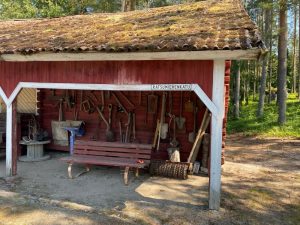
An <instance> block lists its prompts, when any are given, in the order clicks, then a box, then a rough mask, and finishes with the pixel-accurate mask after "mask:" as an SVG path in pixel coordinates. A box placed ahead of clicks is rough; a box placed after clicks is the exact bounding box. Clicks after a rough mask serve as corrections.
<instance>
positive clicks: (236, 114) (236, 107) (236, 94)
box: [234, 61, 241, 119]
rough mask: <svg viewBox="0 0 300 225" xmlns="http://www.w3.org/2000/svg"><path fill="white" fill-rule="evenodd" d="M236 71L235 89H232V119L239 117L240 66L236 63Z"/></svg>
mask: <svg viewBox="0 0 300 225" xmlns="http://www.w3.org/2000/svg"><path fill="white" fill-rule="evenodd" d="M236 64H237V70H236V74H235V89H234V118H236V119H238V118H239V117H240V87H241V67H240V66H241V65H240V62H239V61H237V62H236Z"/></svg>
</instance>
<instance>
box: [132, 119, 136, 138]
mask: <svg viewBox="0 0 300 225" xmlns="http://www.w3.org/2000/svg"><path fill="white" fill-rule="evenodd" d="M135 128H136V127H135V113H132V135H133V141H135V139H136V136H135V135H136V133H135Z"/></svg>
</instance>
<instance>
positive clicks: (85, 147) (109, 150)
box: [74, 145, 151, 154]
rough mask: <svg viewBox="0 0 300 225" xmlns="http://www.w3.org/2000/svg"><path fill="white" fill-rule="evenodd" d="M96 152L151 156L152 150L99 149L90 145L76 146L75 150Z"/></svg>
mask: <svg viewBox="0 0 300 225" xmlns="http://www.w3.org/2000/svg"><path fill="white" fill-rule="evenodd" d="M83 149H89V150H95V151H99V152H101V151H103V152H128V153H137V154H151V150H145V149H131V148H129V149H127V148H124V147H123V148H110V147H98V146H89V145H75V146H74V150H75V151H76V150H83Z"/></svg>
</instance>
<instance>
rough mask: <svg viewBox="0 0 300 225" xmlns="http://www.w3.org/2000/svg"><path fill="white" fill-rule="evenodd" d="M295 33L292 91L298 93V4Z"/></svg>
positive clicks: (295, 12)
mask: <svg viewBox="0 0 300 225" xmlns="http://www.w3.org/2000/svg"><path fill="white" fill-rule="evenodd" d="M293 32H294V35H293V64H292V65H293V86H292V92H293V93H296V92H297V90H296V86H297V78H296V75H297V47H296V46H297V6H296V5H295V9H294V31H293Z"/></svg>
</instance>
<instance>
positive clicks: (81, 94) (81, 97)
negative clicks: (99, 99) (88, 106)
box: [79, 91, 83, 111]
mask: <svg viewBox="0 0 300 225" xmlns="http://www.w3.org/2000/svg"><path fill="white" fill-rule="evenodd" d="M82 102H83V91H80V102H79V104H80V111H82Z"/></svg>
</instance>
